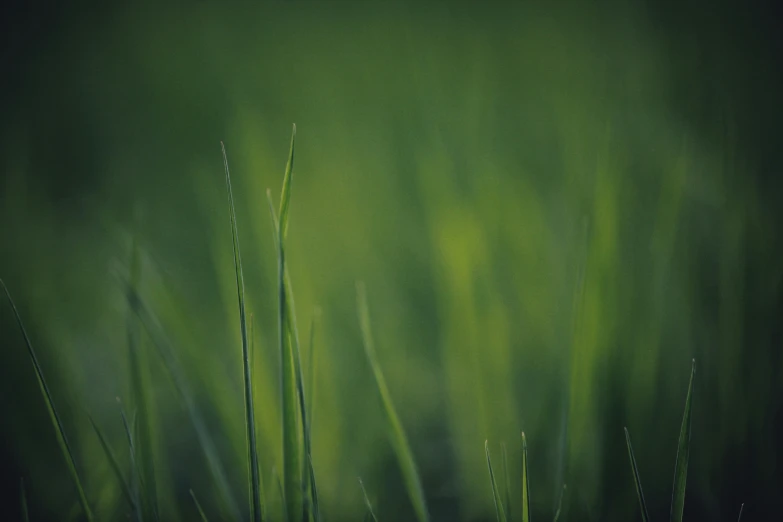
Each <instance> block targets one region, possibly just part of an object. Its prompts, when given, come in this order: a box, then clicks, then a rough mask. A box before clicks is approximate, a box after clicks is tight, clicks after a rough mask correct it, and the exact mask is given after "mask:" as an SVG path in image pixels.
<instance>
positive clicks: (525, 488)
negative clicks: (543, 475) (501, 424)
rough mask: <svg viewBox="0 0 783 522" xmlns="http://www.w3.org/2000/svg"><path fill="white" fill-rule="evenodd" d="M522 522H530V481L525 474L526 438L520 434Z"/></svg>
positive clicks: (523, 433) (523, 434)
mask: <svg viewBox="0 0 783 522" xmlns="http://www.w3.org/2000/svg"><path fill="white" fill-rule="evenodd" d="M522 522H530V480H529V476H528V473H527V438H526V437H525V432H524V431H523V432H522Z"/></svg>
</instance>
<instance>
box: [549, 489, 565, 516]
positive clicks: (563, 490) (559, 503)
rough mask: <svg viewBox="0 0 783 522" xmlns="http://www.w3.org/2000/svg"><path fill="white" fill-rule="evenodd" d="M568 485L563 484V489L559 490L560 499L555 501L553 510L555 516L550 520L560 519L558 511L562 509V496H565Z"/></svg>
mask: <svg viewBox="0 0 783 522" xmlns="http://www.w3.org/2000/svg"><path fill="white" fill-rule="evenodd" d="M567 488H568V486H566V485H565V484H563V489H562V491H560V500H558V501H557V509H556V510H555V518H554V520H553V521H552V522H557V521H558V520H559V519H560V513H561V511H562V510H563V497H564V496H565V492H566V489H567Z"/></svg>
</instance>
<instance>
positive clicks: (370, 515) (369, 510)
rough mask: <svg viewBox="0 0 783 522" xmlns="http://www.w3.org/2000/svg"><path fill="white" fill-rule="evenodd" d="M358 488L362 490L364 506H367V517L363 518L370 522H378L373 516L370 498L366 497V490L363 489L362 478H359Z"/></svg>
mask: <svg viewBox="0 0 783 522" xmlns="http://www.w3.org/2000/svg"><path fill="white" fill-rule="evenodd" d="M359 487H360V488H362V495H363V496H364V504H365V505H366V506H367V516H365V519H366V520H371V521H372V522H378V517H376V516H375V511H373V509H372V502H370V497H368V496H367V490H366V489H364V482H362V477H359Z"/></svg>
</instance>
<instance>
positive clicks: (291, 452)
mask: <svg viewBox="0 0 783 522" xmlns="http://www.w3.org/2000/svg"><path fill="white" fill-rule="evenodd" d="M295 138H296V126H294V130H293V134H292V135H291V151H290V153H289V158H288V163H287V164H286V171H285V177H284V178H283V189H282V193H281V195H280V220H279V221H278V219H277V216H276V215H275V211H274V205H273V204H272V198H271V193H270V192H269V191H268V190H267V200H268V202H269V211H270V214H271V218H272V225H273V232H274V238H275V246H276V247H277V276H278V277H277V290H278V330H279V332H278V333H279V335H278V340H279V348H280V359H281V365H280V367H281V376H280V385H281V388H282V390H281V401H282V410H283V490H284V492H285V502H286V505H287V512H288V517H289V518H288V520H289V522H300V521H301V520H302V519H303V515H304V519H308V518H309V514H308V513H306V512H305V511H306V510H309V507H308V506H307V505H306V502H305V501H304V496H305V494H306V491H307V489H308V483H309V482H310V480H309V477H310V475H309V474H308V475H306V476H307V480H304V478H305V475H304V471H305V469H304V466H305V465H306V464H307V462H306V460H305V459H306V458H307V454H308V453H307V448H303V446H302V445H303V443H304V444H305V445H307V441H306V440H304V439H306V435H305V434H304V433H303V432H306V429H307V427H306V423H307V419H306V413H305V409H304V393H303V389H302V387H303V384H302V382H301V381H302V376H301V375H302V373H301V364H300V362H301V358H300V357H299V338H298V333H297V330H296V325H295V318H294V317H293V306H292V302H291V300H292V292H291V290H290V281H288V280H287V277H286V275H287V274H286V265H285V231H286V229H287V225H288V209H289V205H290V198H291V181H292V178H293V164H294V160H293V153H294V140H295ZM300 422H301V429H302V431H301V432H300V426H299V423H300Z"/></svg>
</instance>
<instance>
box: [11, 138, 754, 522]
mask: <svg viewBox="0 0 783 522" xmlns="http://www.w3.org/2000/svg"><path fill="white" fill-rule="evenodd" d="M295 140H296V127H295V126H294V128H293V132H292V136H291V146H290V151H289V155H288V161H287V163H286V167H285V174H284V179H283V186H282V191H281V196H280V204H279V207H278V209H277V211H276V210H275V206H274V205H273V203H272V199H271V195H270V192H269V191H267V198H268V202H269V211H270V216H271V221H272V224H273V236H274V244H275V249H276V256H277V268H278V270H277V304H278V310H277V311H278V314H277V326H278V349H279V354H280V357H281V365H280V383H281V393H280V400H281V406H282V435H283V436H282V444H283V447H282V455H283V467H282V473H281V474H278V473H277V471H276V468H275V467H273V468H272V477H271V481H270V484H271V487H272V488H275V487H276V488H277V489H278V491H279V495H280V500H281V506H282V508H281V512H282V515H283V519H284V520H287V521H288V522H303V521H305V522H320V521H321V520H322V514H321V509H320V503H319V498H318V487H317V481H316V474H315V469H314V465H313V458H312V456H313V455H312V445H311V428H312V419H313V417H312V415H313V401H314V399H315V393H314V388H315V375H316V371H315V369H316V362H315V357H316V351H315V348H314V345H315V331H316V320H315V317H316V316H317V315H318V314H317V313H314V314H313V321H312V323H311V326H310V335H309V348H308V359H307V361H308V368H307V370H308V372H307V376H306V379H305V375H304V372H303V369H302V358H301V349H300V342H299V333H298V328H297V321H296V313H295V305H294V294H293V288H292V285H291V280H290V276H289V274H288V270H287V266H286V248H285V245H286V237H287V232H288V227H289V215H290V208H291V193H292V190H291V189H292V180H293V167H294V150H295ZM221 148H222V153H223V163H224V169H225V181H226V191H227V196H228V206H229V218H230V225H231V236H232V248H233V260H234V273H235V280H236V290H237V302H238V311H239V328H240V336H241V349H242V375H243V395H244V413H245V419H244V421H245V431H246V444H247V453H246V459H247V469H248V478H247V481H248V491H249V503H248V504H249V513H250V519H251V520H252V521H253V522H262V521H263V520H265V519H266V518H267V515H268V514H269V510H268V509H267V506H266V502H265V498H264V487H263V476H262V470H261V468H260V465H259V453H258V446H257V438H256V433H257V430H258V428H257V426H256V420H255V406H254V403H253V397H254V394H253V387H254V380H253V373H252V368H253V365H252V357H253V353H254V331H253V319H252V315H251V316H250V321H249V323H250V324H249V329H248V321H247V318H246V300H245V284H244V276H243V272H242V260H241V254H240V247H239V232H238V227H237V219H236V209H235V205H234V198H233V193H232V188H231V177H230V172H229V167H228V158H227V154H226V150H225V147H224V146H223V144H222V143H221ZM130 266H131V269H130V276H129V278H127V279H123V280H122V283H123V285H124V290H125V293H126V297H127V300H128V303H129V305H130V310H131V312H132V314H131V316H130V317H129V318H128V359H129V370H130V375H129V382H130V394H131V397H132V400H133V405H134V406H135V411H133V415H132V421H131V422H128V418H127V416H126V415H125V412H124V411H121V416H122V421H123V425H124V429H125V434H126V437H127V445H128V451H129V455H130V472H129V475H128V477H127V478H126V475H125V472H124V471H123V470H122V467H121V465H120V461H119V459H118V458H117V454H116V453H115V452H114V450H113V449H112V447H111V445H110V444H109V442H108V441H107V439H106V437H105V435H104V433H103V432H102V431H101V429H100V428H99V426H98V424H97V423H96V422H95V421H94V420H93V418H92V417H89V422H90V424H91V425H92V428H93V429H94V431H95V433H96V435H97V438H98V442H99V444H100V446H101V448H102V450H103V454H104V455H105V458H106V459H107V461H108V462H109V465H110V467H111V470H112V472H113V474H114V475H115V477H116V479H117V482H118V484H119V487H120V489H121V492H122V494H123V497H124V498H125V500H126V501H127V503H128V504H129V506H130V507H131V510H132V517H133V519H134V520H137V521H138V522H149V521H156V520H158V519H159V518H160V516H159V512H158V504H157V495H158V491H157V485H156V479H155V477H156V475H155V472H154V467H153V461H154V459H153V456H152V415H151V410H150V400H149V397H147V395H146V393H145V390H146V384H145V378H144V375H145V373H144V372H145V368H146V361H145V360H144V358H143V352H142V350H141V344H140V335H139V331H138V329H137V325H136V322H137V321H138V322H139V323H140V325H141V326H142V327H143V328H144V329H145V330H146V331H147V333H148V334H149V337H150V339H151V340H152V342H153V345H154V346H155V348H156V352H157V354H158V355H159V356H160V359H161V360H162V362H163V365H164V367H165V368H166V369H167V371H168V374H169V376H170V377H171V380H172V382H173V384H174V387H175V389H176V391H177V394H178V396H179V398H180V399H181V400H182V402H183V404H184V406H185V409H186V410H187V413H188V415H189V417H190V420H191V422H192V423H193V426H194V428H195V431H196V434H197V436H198V439H199V442H200V445H201V448H202V450H203V451H204V454H205V456H206V458H207V462H208V464H209V467H210V470H211V472H212V478H213V480H214V482H215V485H216V486H217V487H216V489H217V491H218V492H219V495H220V497H221V498H222V501H223V508H224V509H225V511H226V512H227V513H228V515H227V516H226V514H225V513H224V514H223V516H222V517H221V519H223V518H227V519H230V520H242V519H243V518H244V517H242V515H241V512H240V510H239V508H238V506H237V504H236V503H235V501H234V499H233V495H232V492H231V490H230V488H229V486H228V481H227V479H226V473H225V470H224V468H223V465H222V463H221V462H220V460H219V459H218V457H217V451H216V449H215V445H214V442H213V440H212V436H211V435H210V432H209V430H208V429H207V425H206V422H205V421H204V419H203V417H202V415H201V413H200V411H199V408H198V406H197V404H196V401H195V398H194V395H193V393H192V392H191V388H190V385H189V383H188V380H187V378H186V377H185V374H184V371H183V370H182V368H181V366H180V364H179V362H178V360H177V358H176V355H175V350H174V349H173V347H172V345H171V343H170V342H169V340H168V338H167V337H166V335H165V334H164V333H163V329H162V327H161V326H160V324H159V323H158V322H157V319H156V317H155V315H154V314H153V313H151V312H150V310H149V309H148V307H147V306H146V305H145V303H144V301H143V300H142V299H141V296H140V295H139V290H138V289H139V280H140V262H139V256H138V249H137V245H136V243H135V241H134V242H133V245H132V248H131V263H130ZM0 286H2V287H3V290H4V291H5V294H6V297H7V299H8V302H9V303H10V305H11V309H12V310H13V313H14V317H15V318H16V321H17V323H18V325H19V328H20V330H21V332H22V335H23V337H24V341H25V345H26V347H27V352H28V355H29V357H30V361H31V362H32V365H33V368H34V370H35V374H36V378H37V380H38V383H39V385H40V388H41V391H42V396H43V398H44V402H45V404H46V406H47V410H48V411H49V415H50V418H51V421H52V425H53V427H54V429H55V433H56V435H57V440H58V443H59V445H60V449H61V452H62V455H63V457H64V459H65V462H66V465H67V467H68V470H69V472H70V476H71V478H72V480H73V483H74V485H75V487H76V490H77V493H78V497H79V502H80V504H81V509H82V512H83V515H84V517H85V518H86V519H87V520H88V521H90V522H92V520H94V517H93V514H92V510H91V509H90V506H89V503H88V501H87V497H86V494H85V491H84V487H83V485H82V481H81V478H80V476H79V473H78V471H77V467H76V462H75V458H74V455H73V453H72V451H71V447H70V445H69V444H68V440H67V438H66V434H65V431H64V428H63V425H62V422H61V419H60V416H59V414H58V412H57V410H56V408H55V405H54V401H53V399H52V394H51V392H50V389H49V386H48V385H47V383H46V380H45V378H44V374H43V370H42V368H41V365H40V363H39V360H38V357H37V355H36V353H35V351H34V349H33V347H32V343H31V341H30V338H29V336H28V334H27V331H26V329H25V327H24V324H23V322H22V319H21V316H20V314H19V312H18V310H17V307H16V304H15V303H14V301H13V299H12V298H11V295H10V292H9V291H8V289H7V288H6V286H5V284H4V283H3V282H2V280H0ZM356 291H357V309H358V318H359V326H360V329H361V334H362V344H363V347H364V353H365V355H366V359H367V362H368V364H369V367H370V370H371V372H372V375H373V377H374V380H375V385H376V388H377V390H378V395H379V397H380V401H381V405H382V408H383V411H384V413H385V417H386V421H387V426H388V431H387V435H388V439H389V442H390V444H391V447H392V449H393V451H394V455H395V457H396V461H397V465H398V466H399V469H400V471H401V473H402V477H403V480H404V484H405V488H406V491H407V494H408V497H409V500H410V503H411V505H412V507H413V511H414V512H415V515H416V518H417V520H418V521H419V522H429V520H430V514H429V510H428V507H427V502H426V499H425V496H424V490H423V487H422V483H421V478H420V476H419V472H418V469H417V466H416V462H415V460H414V457H413V453H412V451H411V449H410V445H409V443H408V439H407V436H406V433H405V430H404V429H403V426H402V422H401V421H400V418H399V416H398V414H397V410H396V408H395V406H394V403H393V400H392V396H391V392H390V391H389V388H388V386H387V384H386V380H385V377H384V374H383V371H382V369H381V365H380V362H379V360H378V357H377V354H376V349H375V344H374V339H373V335H372V329H371V321H370V312H369V306H368V303H367V292H366V288H365V286H364V284H363V283H361V282H359V283H357V286H356ZM248 330H249V331H248ZM694 374H695V362H694V364H693V366H692V368H691V374H690V381H689V384H688V391H687V395H686V401H685V412H684V415H683V419H682V425H681V428H680V434H679V441H678V447H677V457H676V461H675V472H674V483H673V492H672V503H671V512H670V522H682V519H683V512H684V505H685V490H686V482H687V472H688V461H689V457H690V436H691V412H692V392H693V378H694ZM305 383H307V388H306V387H305ZM625 437H626V444H627V449H628V456H629V460H630V463H631V470H632V474H633V479H634V484H635V488H636V493H637V497H638V500H639V506H640V510H641V513H642V520H643V522H649V520H650V517H649V514H648V509H647V504H646V502H645V498H644V494H643V491H642V485H641V480H640V477H639V469H638V465H637V461H636V457H635V455H634V451H633V447H632V445H631V438H630V434H629V432H628V430H627V429H625ZM521 439H522V440H521V442H522V453H521V455H522V461H521V485H522V487H521V520H522V522H530V519H531V506H530V504H531V502H530V477H529V472H528V454H527V439H526V437H525V433H524V432H522V434H521ZM484 451H485V455H486V459H487V468H488V471H489V478H490V486H491V492H492V498H493V503H494V507H495V514H496V518H497V520H498V522H506V521H507V520H510V519H511V503H512V496H511V486H510V484H511V481H510V473H509V466H508V455H507V451H506V447H505V444H503V445H501V451H502V475H503V479H504V484H503V485H504V488H503V490H502V491H501V487H500V486H499V483H498V481H497V479H496V476H495V471H494V468H493V465H492V458H491V455H490V450H489V442H488V441H485V444H484ZM359 485H360V488H361V491H362V496H363V499H364V503H365V506H366V515H365V519H366V520H368V521H373V522H377V521H378V518H377V516H376V513H375V510H374V508H373V505H372V503H371V502H370V500H369V497H368V495H367V491H366V489H365V487H364V483H363V482H362V480H361V478H360V479H359ZM565 492H566V486H565V485H563V489H562V491H561V494H560V497H559V500H558V504H557V508H556V511H555V514H554V521H555V522H557V521H558V520H559V518H560V516H561V512H562V507H563V498H564V496H565ZM189 493H190V496H191V498H192V500H193V504H194V506H195V509H196V511H197V512H198V515H199V518H200V519H201V520H202V521H204V522H206V521H207V520H208V518H207V514H206V512H205V510H204V509H203V507H202V506H201V504H200V503H199V501H198V499H197V497H196V495H195V494H194V492H193V490H192V489H190V490H189ZM268 498H271V495H270V496H269V497H268ZM20 501H21V505H20V509H21V513H22V518H23V520H28V519H29V514H28V507H27V499H26V492H25V488H24V481H21V483H20ZM743 509H744V504H743V505H742V506H741V508H740V513H739V517H738V521H739V520H740V519H741V518H742V511H743Z"/></svg>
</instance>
